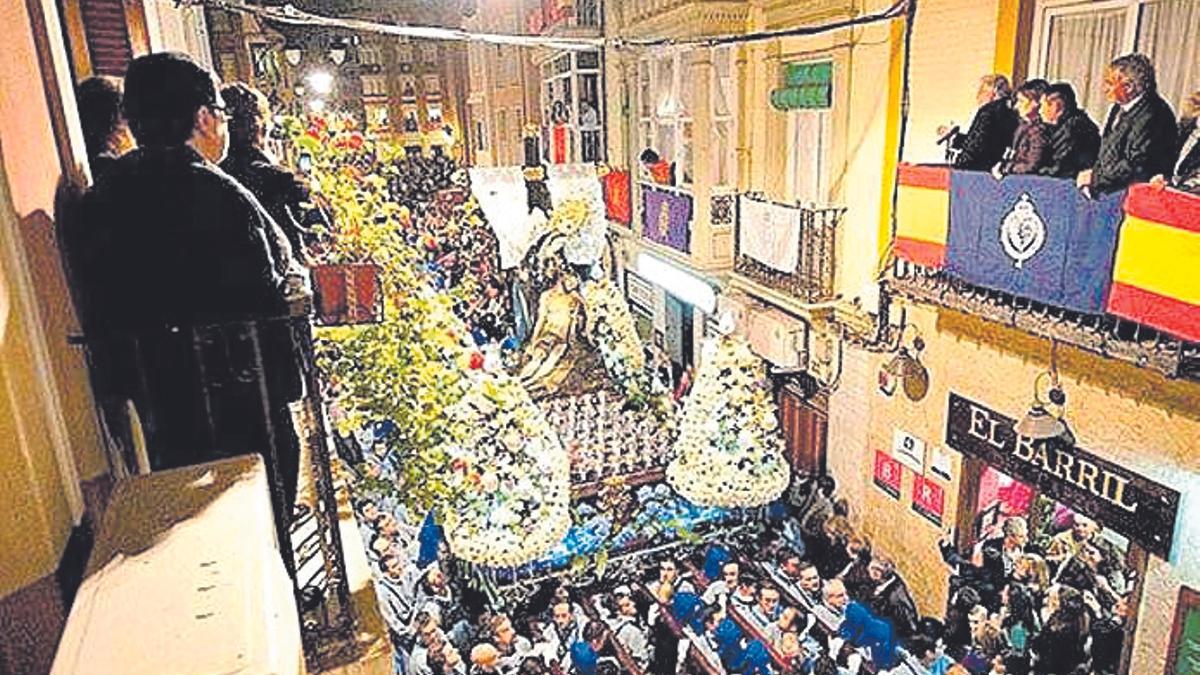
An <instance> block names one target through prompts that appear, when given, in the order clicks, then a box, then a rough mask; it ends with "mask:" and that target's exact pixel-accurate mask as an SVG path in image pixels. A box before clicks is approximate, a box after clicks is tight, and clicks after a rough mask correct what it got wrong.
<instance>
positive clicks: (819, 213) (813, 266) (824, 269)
mask: <svg viewBox="0 0 1200 675" xmlns="http://www.w3.org/2000/svg"><path fill="white" fill-rule="evenodd" d="M789 208H796V209H797V210H798V211H799V218H800V233H799V243H798V246H799V251H798V256H797V263H796V268H795V269H794V270H792V271H783V270H779V269H775V268H774V267H771V266H769V265H766V264H764V263H763V262H762V261H759V260H756V259H754V258H752V257H750V256H749V255H746V253H745V252H744V251H743V250H742V235H743V231H742V228H746V227H768V226H769V225H768V224H766V223H749V222H746V221H745V220H744V219H743V218H742V217H741V216H740V214H739V215H738V217H737V218H736V220H737V229H738V231H737V237H736V243H735V260H734V271H735V272H736V273H738V274H740V275H741V276H743V277H745V278H747V279H749V280H751V281H753V282H756V283H758V284H761V285H763V286H766V287H768V288H771V289H773V290H776V291H780V292H782V293H786V294H788V295H790V296H792V297H794V298H796V299H798V300H801V301H803V302H824V301H827V300H832V299H833V298H834V295H835V293H834V275H835V273H836V270H837V267H836V265H837V230H838V227H839V225H840V224H841V222H842V218H843V217H844V216H845V214H846V209H845V208H843V207H825V208H811V207H802V206H797V207H789Z"/></svg>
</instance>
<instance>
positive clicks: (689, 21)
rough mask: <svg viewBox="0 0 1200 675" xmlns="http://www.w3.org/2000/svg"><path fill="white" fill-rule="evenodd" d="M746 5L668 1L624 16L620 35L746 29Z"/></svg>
mask: <svg viewBox="0 0 1200 675" xmlns="http://www.w3.org/2000/svg"><path fill="white" fill-rule="evenodd" d="M749 16H750V7H749V5H748V4H747V3H746V2H744V1H740V0H724V1H721V2H701V1H698V0H692V1H691V2H683V3H677V4H669V5H667V6H665V7H663V9H661V10H658V11H655V12H646V13H637V14H633V15H632V16H627V21H626V26H625V27H626V30H625V31H624V35H623V36H622V37H631V38H638V37H649V36H664V37H673V38H683V37H700V36H709V35H721V34H726V33H740V32H743V31H745V30H746V22H747V20H748V18H749Z"/></svg>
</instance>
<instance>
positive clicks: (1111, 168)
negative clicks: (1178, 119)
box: [1075, 54, 1176, 193]
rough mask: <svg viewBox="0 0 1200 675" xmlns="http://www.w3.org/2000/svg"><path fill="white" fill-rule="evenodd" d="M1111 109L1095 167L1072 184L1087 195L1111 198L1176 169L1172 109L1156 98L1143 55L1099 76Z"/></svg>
mask: <svg viewBox="0 0 1200 675" xmlns="http://www.w3.org/2000/svg"><path fill="white" fill-rule="evenodd" d="M1104 94H1105V96H1106V97H1107V98H1108V100H1109V101H1111V102H1112V103H1113V107H1112V110H1111V111H1110V112H1109V114H1108V121H1107V122H1106V123H1105V125H1104V136H1103V137H1102V138H1101V139H1100V154H1099V156H1098V157H1097V159H1096V165H1095V166H1094V167H1093V168H1091V169H1089V170H1087V171H1084V172H1082V173H1080V174H1079V176H1078V177H1077V178H1076V181H1075V182H1076V184H1077V185H1079V187H1080V188H1081V189H1085V190H1086V191H1087V192H1089V193H1103V192H1116V191H1118V190H1124V189H1125V188H1126V187H1128V186H1129V185H1131V184H1133V183H1144V182H1146V181H1148V180H1150V178H1151V177H1153V176H1156V175H1159V174H1163V175H1167V174H1169V173H1171V171H1172V169H1174V168H1175V151H1176V148H1175V143H1176V126H1175V113H1174V112H1172V111H1171V106H1170V105H1168V104H1167V102H1166V101H1164V100H1163V99H1162V97H1160V96H1159V95H1158V86H1157V84H1156V81H1155V77H1154V65H1153V64H1152V63H1150V59H1149V58H1147V57H1146V56H1145V55H1143V54H1126V55H1125V56H1119V57H1117V58H1116V59H1114V60H1113V62H1112V63H1111V64H1110V65H1109V66H1108V69H1107V70H1106V71H1105V73H1104Z"/></svg>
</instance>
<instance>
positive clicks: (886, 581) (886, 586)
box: [867, 554, 917, 638]
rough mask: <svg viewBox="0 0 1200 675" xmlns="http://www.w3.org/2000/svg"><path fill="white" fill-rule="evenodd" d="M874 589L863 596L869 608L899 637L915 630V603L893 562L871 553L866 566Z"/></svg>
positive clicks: (910, 633)
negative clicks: (866, 596)
mask: <svg viewBox="0 0 1200 675" xmlns="http://www.w3.org/2000/svg"><path fill="white" fill-rule="evenodd" d="M867 571H868V573H870V575H871V580H872V581H873V582H875V589H874V590H873V591H872V593H871V597H870V598H868V599H867V602H868V605H869V606H870V608H871V611H872V612H873V613H874V614H875V615H876V616H878V617H879V618H881V619H884V620H886V621H887V622H888V623H890V624H891V625H892V629H893V630H895V631H896V635H897V636H898V637H900V638H906V637H908V636H910V635H912V634H913V633H914V632H916V629H917V605H916V603H914V602H913V598H912V594H911V593H909V592H908V584H906V583H904V579H901V578H900V575H899V574H898V573H897V572H896V563H894V562H893V561H892V559H891V558H888V557H887V556H884V555H878V554H877V555H875V557H874V558H872V559H871V564H870V565H869V566H868V567H867Z"/></svg>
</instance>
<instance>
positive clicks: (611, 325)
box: [583, 277, 650, 398]
mask: <svg viewBox="0 0 1200 675" xmlns="http://www.w3.org/2000/svg"><path fill="white" fill-rule="evenodd" d="M583 302H584V305H585V307H586V309H587V316H588V321H589V323H590V325H591V328H592V333H591V335H590V336H589V337H590V339H591V341H592V343H593V344H594V345H595V346H596V349H597V351H599V352H600V360H601V361H603V362H604V369H605V370H607V371H608V374H609V376H610V377H612V379H613V381H615V382H616V383H617V386H619V387H620V388H621V390H622V392H623V393H624V394H625V395H626V396H628V397H630V398H641V397H645V396H647V395H649V393H650V382H649V379H650V378H649V375H648V374H647V373H646V355H645V353H644V352H643V351H642V342H641V339H640V338H639V337H638V334H637V329H636V328H635V327H634V324H633V315H632V314H631V313H630V311H629V305H628V303H626V301H625V298H624V296H623V295H622V294H621V289H620V288H618V287H617V285H616V284H615V283H613V282H612V280H611V279H609V278H607V277H604V278H601V279H597V280H591V281H587V282H585V283H584V284H583Z"/></svg>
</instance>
